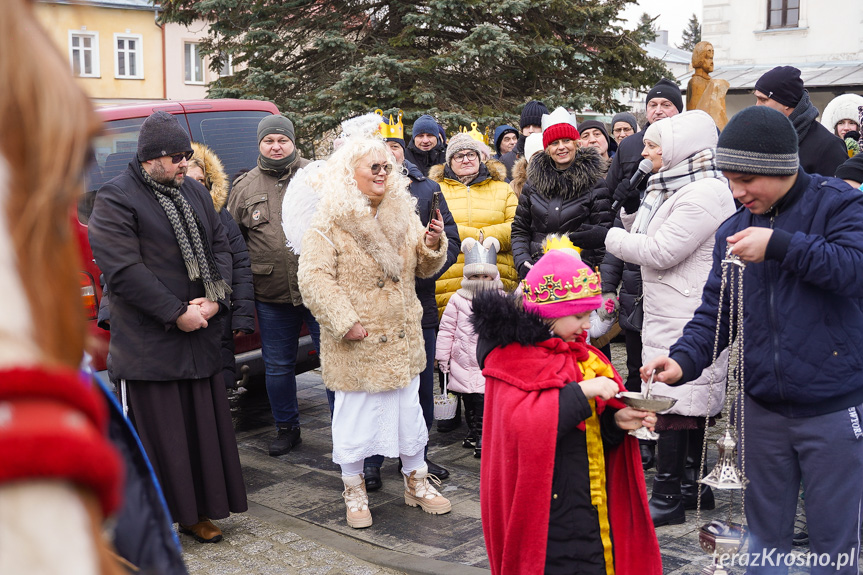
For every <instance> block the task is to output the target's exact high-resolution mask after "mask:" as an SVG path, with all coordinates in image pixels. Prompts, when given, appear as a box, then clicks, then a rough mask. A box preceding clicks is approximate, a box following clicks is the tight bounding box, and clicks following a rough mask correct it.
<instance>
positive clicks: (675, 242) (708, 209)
mask: <svg viewBox="0 0 863 575" xmlns="http://www.w3.org/2000/svg"><path fill="white" fill-rule="evenodd" d="M733 213H734V200H733V199H732V197H731V190H729V189H728V186H727V185H726V184H724V183H723V182H721V181H720V180H717V179H707V180H699V181H697V182H693V183H691V184H689V185H687V186H684V187H683V188H681V189H680V190H678V191H677V192H675V193H674V195H672V196H671V197H670V198H668V199H667V200H666V201H665V202H664V203H663V204H662V206H661V207H660V208H659V210H658V211H657V212H656V215H655V216H654V217H653V219H651V220H650V224H649V225H648V227H647V233H646V234H634V233H628V232H626V231H625V230H623V229H622V228H612V229H610V230H609V231H608V236H606V239H605V247H606V249H607V250H608V251H609V252H610V253H612V254H614V255H615V256H617V257H619V258H620V259H622V260H623V261H626V262H631V263H634V264H638V265H640V266H641V278H642V281H643V282H644V283H643V286H644V324H643V327H642V331H641V340H642V354H641V356H642V359H643V361H644V362H645V363H646V362H648V361H650V360H651V359H653V358H655V357H658V356H661V355H668V348H669V347H671V345H672V344H674V342H676V341H677V339H678V338H679V337H680V336H681V335H683V328H684V327H685V326H686V324H687V323H688V322H689V320H690V319H692V316H693V315H694V314H695V310H696V309H697V308H698V306H699V305H700V304H701V292H702V290H703V289H704V284H705V283H707V276H708V275H709V274H710V270H711V268H712V266H713V244H714V234H715V233H716V230H717V229H718V228H719V225H720V224H721V223H722V222H723V221H725V219H726V218H728V217H729V216H730V215H731V214H733ZM623 220H624V221H623V223H624V225H625V226H627V228H628V227H629V226H630V225H631V223H632V220H633V218H632V217H631V216H630V217H624V218H623ZM727 369H728V351H727V350H726V351H723V352H722V353H721V354H720V356H719V358H718V359H717V360H716V364H714V365H712V366H710V367H708V368H707V369H705V370H704V371H703V372H702V374H701V375H700V376H699V377H698V379H696V380H694V381H692V382H690V383H687V384H684V385H679V386H674V387H671V386H668V385H665V384H662V383H655V384H654V385H653V387H652V388H651V393H652V394H654V395H662V396H666V397H674V398H676V399H677V404H675V406H674V407H672V408H671V409H670V410H669V411H668V413H676V414H679V415H689V416H704V415H707V402H708V397H709V398H710V410H709V411H710V415H716V414H717V413H719V411H720V410H721V409H722V402H723V401H724V400H725V378H726V372H727ZM711 374H712V375H711ZM711 376H712V377H713V382H714V384H713V394H712V396H711V394H709V393H708V384H709V382H710V379H711Z"/></svg>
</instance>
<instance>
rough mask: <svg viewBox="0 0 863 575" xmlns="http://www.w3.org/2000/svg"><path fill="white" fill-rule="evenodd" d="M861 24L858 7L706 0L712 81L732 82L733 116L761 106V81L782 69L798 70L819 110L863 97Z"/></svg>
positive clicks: (833, 2)
mask: <svg viewBox="0 0 863 575" xmlns="http://www.w3.org/2000/svg"><path fill="white" fill-rule="evenodd" d="M861 23H863V2H859V1H858V2H848V1H847V0H842V1H840V0H817V1H816V0H703V12H702V33H701V39H702V40H705V41H708V42H710V43H712V44H713V50H714V62H715V66H716V68H715V70H714V71H713V73H712V74H711V77H713V78H721V79H725V80H728V81H729V83H730V86H731V87H730V89H729V91H728V95H727V97H726V106H727V110H728V116H729V117H731V116H732V115H733V114H734V113H736V112H738V111H740V110H742V109H743V108H745V107H747V106H751V105H753V104H754V103H755V97H754V96H753V95H752V90H753V89H754V87H755V82H756V81H757V80H758V78H759V77H761V75H762V74H763V73H764V72H766V71H768V70H770V69H771V68H773V67H775V66H794V67H796V68H799V69H800V70H801V72H802V74H801V75H802V78H803V82H804V84H805V85H806V88H807V89H808V90H809V93H810V97H811V98H812V101H813V103H814V104H815V106H816V107H817V108H818V109H819V110H823V109H824V106H825V105H826V104H827V103H828V102H829V101H830V100H832V99H833V98H834V97H836V96H838V95H840V94H845V93H848V92H854V93H857V94H860V93H863V34H861V32H860V25H861ZM690 75H691V74H687V75H686V76H685V77H683V78H681V85H683V86H685V85H686V82H687V81H688V80H689V77H690Z"/></svg>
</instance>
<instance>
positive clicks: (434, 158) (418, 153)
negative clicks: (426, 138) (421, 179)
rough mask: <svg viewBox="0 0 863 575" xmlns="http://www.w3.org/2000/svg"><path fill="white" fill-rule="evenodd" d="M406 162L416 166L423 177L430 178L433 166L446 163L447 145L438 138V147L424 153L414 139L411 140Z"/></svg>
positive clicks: (406, 150) (406, 149)
mask: <svg viewBox="0 0 863 575" xmlns="http://www.w3.org/2000/svg"><path fill="white" fill-rule="evenodd" d="M405 160H407V161H408V162H410V163H411V164H413V165H414V166H416V167H417V169H419V171H420V172H422V175H423V176H426V177H428V175H429V170H430V169H431V167H432V166H437V165H438V164H445V163H446V145H445V144H443V143H442V142H441V141H440V138H438V144H437V146H435V147H434V148H432V149H431V150H429V151H428V152H424V151H422V150H420V149H419V148H417V147H416V144H414V139H413V138H411V139H410V141H409V142H408V145H407V148H405Z"/></svg>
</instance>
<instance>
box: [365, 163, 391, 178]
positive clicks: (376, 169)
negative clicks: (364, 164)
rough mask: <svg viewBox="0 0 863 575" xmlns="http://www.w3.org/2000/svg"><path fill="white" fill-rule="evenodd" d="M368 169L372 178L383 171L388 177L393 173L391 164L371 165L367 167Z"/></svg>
mask: <svg viewBox="0 0 863 575" xmlns="http://www.w3.org/2000/svg"><path fill="white" fill-rule="evenodd" d="M369 168H370V169H371V171H372V175H373V176H377V175H378V173H380V171H381V170H383V171H384V172H385V173H386V174H388V175H389V174H390V173H392V171H393V165H392V164H372V165H371V166H369Z"/></svg>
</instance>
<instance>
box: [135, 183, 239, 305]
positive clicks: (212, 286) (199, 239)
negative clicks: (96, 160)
mask: <svg viewBox="0 0 863 575" xmlns="http://www.w3.org/2000/svg"><path fill="white" fill-rule="evenodd" d="M141 175H142V176H143V178H144V182H146V184H147V185H148V186H150V188H151V189H152V190H153V192H155V194H156V199H157V200H158V201H159V204H160V205H161V206H162V209H163V210H165V215H167V216H168V221H169V222H171V227H172V228H174V235H175V236H177V244H178V245H179V246H180V252H181V253H182V254H183V263H185V264H186V271H188V273H189V279H190V280H192V281H194V280H197V279H200V280H201V281H203V282H204V294H205V296H206V298H207V299H208V300H210V301H218V300H220V299H225V296H227V295H229V294H230V293H231V286H229V285H228V284H227V283H226V282H225V280H223V279H222V275H221V274H220V273H219V267H218V266H217V265H216V260H215V259H213V254H212V252H211V251H210V245H209V244H208V243H207V236H206V234H205V233H204V226H202V225H201V220H199V219H198V214H196V213H195V210H193V209H192V206H190V205H189V202H188V201H187V200H186V198H185V197H183V195H182V194H181V193H180V189H179V188H174V187H171V186H166V185H164V184H160V183H159V182H157V181H156V180H154V179H153V178H152V177H151V176H150V174H148V173H147V172H146V171H145V170H144V168H143V167H141Z"/></svg>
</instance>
